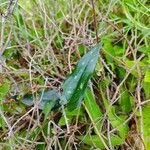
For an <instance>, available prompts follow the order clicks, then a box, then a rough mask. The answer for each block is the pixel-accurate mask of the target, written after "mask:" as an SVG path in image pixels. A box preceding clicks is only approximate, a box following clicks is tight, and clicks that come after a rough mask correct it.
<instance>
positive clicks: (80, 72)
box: [63, 43, 102, 110]
mask: <svg viewBox="0 0 150 150" xmlns="http://www.w3.org/2000/svg"><path fill="white" fill-rule="evenodd" d="M101 48H102V43H99V44H97V45H96V46H95V47H94V48H92V49H91V51H90V52H88V53H87V54H85V55H84V56H83V57H82V58H81V60H80V61H79V62H78V64H77V66H76V68H75V70H74V71H73V73H72V74H71V75H70V76H69V77H68V78H67V80H66V81H65V82H64V85H63V97H64V98H65V100H66V103H67V101H68V104H67V108H68V110H74V109H75V108H77V107H78V106H79V105H80V104H81V102H82V99H83V96H84V92H85V89H86V87H87V84H88V81H89V79H90V78H91V75H92V73H93V72H94V69H95V66H96V63H97V60H98V56H99V50H100V49H101Z"/></svg>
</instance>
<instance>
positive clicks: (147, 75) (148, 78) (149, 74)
mask: <svg viewBox="0 0 150 150" xmlns="http://www.w3.org/2000/svg"><path fill="white" fill-rule="evenodd" d="M144 82H150V70H147V71H146V73H145V77H144Z"/></svg>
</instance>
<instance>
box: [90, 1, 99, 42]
mask: <svg viewBox="0 0 150 150" xmlns="http://www.w3.org/2000/svg"><path fill="white" fill-rule="evenodd" d="M91 4H92V8H93V19H94V30H95V34H96V41H97V43H98V32H97V20H96V13H95V4H94V0H91Z"/></svg>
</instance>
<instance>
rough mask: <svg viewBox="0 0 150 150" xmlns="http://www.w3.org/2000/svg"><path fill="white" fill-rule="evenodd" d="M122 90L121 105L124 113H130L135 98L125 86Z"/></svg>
mask: <svg viewBox="0 0 150 150" xmlns="http://www.w3.org/2000/svg"><path fill="white" fill-rule="evenodd" d="M121 91H122V93H121V94H120V95H121V96H120V101H119V102H120V107H121V109H122V111H123V112H124V113H129V112H130V111H131V110H132V106H133V100H132V98H131V96H130V95H129V92H128V91H127V90H126V89H125V88H122V89H121Z"/></svg>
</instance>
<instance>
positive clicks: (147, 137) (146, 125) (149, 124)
mask: <svg viewBox="0 0 150 150" xmlns="http://www.w3.org/2000/svg"><path fill="white" fill-rule="evenodd" d="M149 110H150V104H147V105H146V106H144V107H143V108H142V114H143V130H144V144H145V147H146V150H150V119H149V116H150V111H149ZM139 124H140V121H139Z"/></svg>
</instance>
